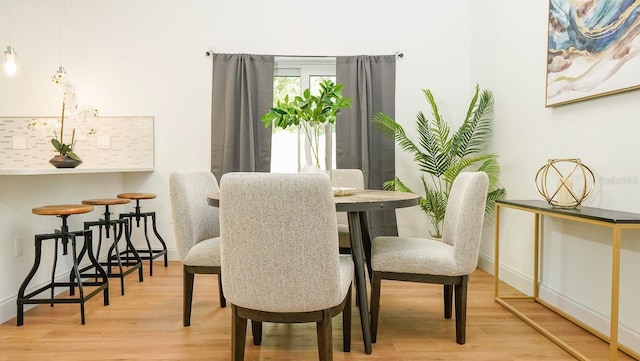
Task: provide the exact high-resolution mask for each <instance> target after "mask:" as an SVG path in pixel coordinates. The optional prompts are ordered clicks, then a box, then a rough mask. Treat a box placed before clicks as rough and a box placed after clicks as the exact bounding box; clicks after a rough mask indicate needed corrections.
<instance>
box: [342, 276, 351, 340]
mask: <svg viewBox="0 0 640 361" xmlns="http://www.w3.org/2000/svg"><path fill="white" fill-rule="evenodd" d="M351 289H352V285H351V286H349V292H347V301H346V302H345V304H344V309H343V310H342V351H343V352H351V314H352V310H351Z"/></svg>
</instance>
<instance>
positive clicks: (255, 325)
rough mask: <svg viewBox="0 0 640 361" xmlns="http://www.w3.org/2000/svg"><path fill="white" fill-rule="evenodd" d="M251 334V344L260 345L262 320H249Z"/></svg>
mask: <svg viewBox="0 0 640 361" xmlns="http://www.w3.org/2000/svg"><path fill="white" fill-rule="evenodd" d="M251 335H252V336H253V344H254V345H256V346H260V344H261V343H262V322H260V321H253V320H252V321H251Z"/></svg>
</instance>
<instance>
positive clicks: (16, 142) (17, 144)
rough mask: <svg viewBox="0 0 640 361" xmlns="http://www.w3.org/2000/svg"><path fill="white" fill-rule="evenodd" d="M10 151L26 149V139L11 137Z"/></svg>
mask: <svg viewBox="0 0 640 361" xmlns="http://www.w3.org/2000/svg"><path fill="white" fill-rule="evenodd" d="M11 149H27V137H24V136H13V137H11Z"/></svg>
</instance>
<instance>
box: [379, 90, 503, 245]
mask: <svg viewBox="0 0 640 361" xmlns="http://www.w3.org/2000/svg"><path fill="white" fill-rule="evenodd" d="M423 93H424V95H425V97H426V99H427V102H428V103H429V105H430V106H431V111H432V116H433V119H427V117H425V115H424V114H423V113H422V111H419V112H418V114H417V119H416V125H417V131H418V134H419V141H418V144H416V143H414V142H413V141H412V140H411V139H409V137H408V136H407V135H406V134H405V131H404V129H403V128H402V126H401V125H400V124H398V123H397V122H396V121H394V120H393V119H391V118H390V117H389V116H387V115H386V114H384V113H378V114H376V115H374V117H373V121H374V123H376V124H377V125H378V127H379V129H380V130H381V131H382V132H383V133H384V134H386V135H388V136H390V137H393V138H394V139H395V141H396V142H397V143H398V145H399V146H400V148H402V150H404V151H406V152H409V153H411V154H413V156H414V160H415V161H416V162H417V164H418V168H419V170H420V171H421V172H424V173H423V174H421V175H420V180H421V182H422V186H423V188H424V195H422V196H421V197H420V208H421V209H422V210H423V211H424V212H425V213H426V215H427V218H428V219H429V222H430V223H431V225H432V226H433V229H434V231H435V233H434V234H432V236H433V237H436V238H440V237H441V235H442V234H441V230H442V225H443V222H444V216H445V212H446V208H447V200H448V199H449V192H450V191H451V186H452V185H453V180H454V179H455V178H456V177H457V176H458V174H460V173H461V172H463V171H483V172H485V173H487V175H488V176H489V193H488V195H487V205H486V209H485V211H486V212H487V213H492V212H493V210H494V207H495V201H496V200H497V199H502V198H504V197H505V196H506V190H505V189H504V188H501V187H499V186H498V176H499V174H500V165H499V164H498V160H497V159H498V155H496V154H492V153H483V151H484V150H485V148H486V145H487V142H488V138H489V135H490V134H491V126H492V122H493V120H492V117H491V115H492V113H493V94H492V93H491V92H490V91H488V90H482V91H480V87H479V86H478V85H476V88H475V93H474V95H473V98H472V99H471V103H470V104H469V108H468V110H467V113H466V117H465V119H464V122H463V123H462V125H461V126H460V127H459V128H458V129H457V130H456V131H455V132H453V133H452V130H451V127H450V126H449V124H447V122H446V121H445V120H444V119H443V117H442V115H441V114H440V112H439V111H438V106H437V104H436V101H435V99H434V97H433V94H432V93H431V91H430V90H428V89H425V90H423ZM384 187H385V189H389V190H398V191H403V192H412V193H417V192H413V191H412V190H411V189H409V187H408V186H407V185H406V184H405V183H403V182H402V181H401V180H400V179H399V178H396V179H395V180H390V181H387V182H385V183H384Z"/></svg>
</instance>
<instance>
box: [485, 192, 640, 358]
mask: <svg viewBox="0 0 640 361" xmlns="http://www.w3.org/2000/svg"><path fill="white" fill-rule="evenodd" d="M502 208H510V209H516V210H520V211H525V212H530V213H533V214H534V223H535V224H534V229H533V232H534V237H533V242H534V244H533V246H534V252H533V295H532V296H509V297H507V296H503V297H501V296H500V295H499V292H498V291H499V290H498V284H499V281H500V277H499V270H500V261H499V254H500V210H501V209H502ZM542 216H547V217H553V218H560V219H566V220H570V221H574V222H580V223H587V224H592V225H597V226H603V227H608V228H611V231H612V235H611V240H612V246H611V251H612V252H611V253H612V254H611V257H612V262H611V263H612V268H611V318H610V332H609V337H607V336H606V335H604V334H603V333H601V332H599V331H597V330H595V329H594V328H592V327H590V326H589V325H587V324H585V323H583V322H581V321H580V320H578V319H576V318H574V317H572V316H570V315H568V314H567V313H565V312H563V311H561V310H559V309H558V308H557V307H555V306H553V305H551V304H549V303H548V302H545V301H544V300H542V299H541V298H540V297H539V296H538V273H539V272H538V268H539V264H540V261H541V260H540V253H539V248H540V240H541V235H540V226H541V223H540V222H541V217H542ZM623 229H640V214H636V213H627V212H619V211H613V210H607V209H600V208H590V207H579V208H576V209H572V208H557V207H552V206H550V205H549V204H548V203H547V202H545V201H541V200H540V201H538V200H499V201H496V207H495V264H494V276H495V280H494V282H495V283H494V296H495V300H496V302H497V303H499V304H500V305H502V306H503V307H504V308H506V309H507V310H509V311H511V312H512V313H513V314H514V315H516V316H517V317H518V318H520V319H521V320H523V321H524V322H526V323H527V324H529V325H530V326H531V327H533V328H534V329H536V330H537V331H538V332H540V333H541V334H543V335H544V336H546V337H547V338H548V339H549V340H551V341H552V342H554V343H555V344H557V345H558V346H560V347H561V348H563V349H564V350H565V351H567V352H568V353H570V354H571V355H572V356H574V357H575V358H577V359H579V360H588V358H587V357H586V356H584V355H583V354H581V353H580V352H578V351H577V350H576V349H574V348H573V347H571V346H569V345H568V344H567V343H565V342H563V341H562V340H560V339H559V338H558V337H557V336H555V335H553V334H552V333H550V332H549V331H547V330H546V329H544V328H543V327H542V326H541V325H540V324H538V323H536V322H535V321H533V320H532V319H531V318H529V317H527V316H526V315H524V313H522V312H521V311H519V310H517V309H515V308H514V307H513V306H511V305H510V304H509V303H508V302H507V301H533V302H537V303H540V304H541V305H543V306H545V307H546V308H548V309H550V310H552V311H554V312H556V313H558V314H560V315H561V316H563V317H565V318H566V319H568V320H570V321H571V322H573V323H575V324H577V325H578V326H580V327H582V328H584V329H585V330H587V331H589V332H590V333H592V334H593V335H595V336H597V337H599V338H600V339H602V340H604V341H606V342H609V360H616V359H617V354H618V349H620V350H621V351H623V352H624V353H626V354H628V355H630V356H632V357H633V358H635V359H640V354H638V353H636V352H633V351H632V350H630V349H629V348H627V347H625V346H623V345H619V344H618V313H619V293H620V239H621V233H622V230H623Z"/></svg>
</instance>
